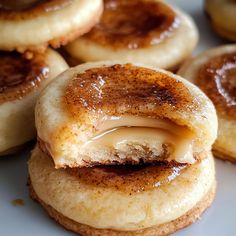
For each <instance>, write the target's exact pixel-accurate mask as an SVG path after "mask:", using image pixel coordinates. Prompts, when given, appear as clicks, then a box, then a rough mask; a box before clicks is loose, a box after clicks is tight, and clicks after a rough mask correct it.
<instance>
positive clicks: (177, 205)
mask: <svg viewBox="0 0 236 236" xmlns="http://www.w3.org/2000/svg"><path fill="white" fill-rule="evenodd" d="M29 177H30V193H31V196H32V198H33V199H35V200H37V201H38V202H40V204H41V205H42V206H43V207H44V208H45V209H46V211H47V212H48V213H49V215H50V216H51V217H52V218H54V219H55V220H56V221H57V222H59V223H60V224H62V225H63V226H64V227H65V228H67V229H69V230H72V231H74V232H76V233H79V234H80V235H83V236H90V235H96V236H106V235H112V236H116V235H118V236H132V235H140V236H141V235H142V236H154V235H155V236H158V235H169V234H170V233H173V232H174V231H176V230H178V229H180V228H183V227H186V226H187V225H189V224H191V223H193V222H194V221H196V220H197V219H199V218H200V215H201V214H202V213H203V211H204V210H205V209H206V208H207V207H209V206H210V205H211V203H212V200H213V198H214V194H215V170H214V161H213V158H212V155H211V153H210V152H208V153H205V159H204V160H202V161H199V162H197V163H195V164H193V165H187V164H177V163H172V164H167V163H158V164H156V165H138V166H127V165H124V166H100V167H92V168H72V169H71V168H67V169H55V168H54V164H53V162H52V160H51V158H50V157H48V156H47V155H46V154H44V153H43V152H42V151H41V150H40V149H39V148H37V147H36V149H35V150H34V151H33V153H32V156H31V159H30V161H29Z"/></svg>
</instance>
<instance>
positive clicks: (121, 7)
mask: <svg viewBox="0 0 236 236" xmlns="http://www.w3.org/2000/svg"><path fill="white" fill-rule="evenodd" d="M178 26H179V19H178V18H177V17H176V14H175V12H174V11H173V10H172V9H171V8H170V7H168V6H167V5H166V4H164V3H162V2H158V1H150V0H132V1H127V0H106V1H105V10H104V13H103V16H102V19H101V21H100V23H98V24H97V25H96V26H95V27H94V28H93V29H92V31H91V32H89V33H88V34H87V35H85V36H84V37H86V38H87V39H90V40H93V41H95V42H96V43H99V44H102V45H105V46H110V47H113V48H129V49H134V48H141V47H147V46H150V45H155V44H158V43H160V42H161V41H163V40H164V39H165V38H166V37H168V36H169V35H170V34H171V32H172V31H173V30H174V29H176V28H177V27H178Z"/></svg>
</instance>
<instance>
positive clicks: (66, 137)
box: [36, 62, 217, 168]
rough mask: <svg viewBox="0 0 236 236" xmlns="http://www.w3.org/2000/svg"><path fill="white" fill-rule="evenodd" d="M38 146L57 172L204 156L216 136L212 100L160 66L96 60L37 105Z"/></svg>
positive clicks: (62, 79) (60, 80)
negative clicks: (104, 165) (75, 168)
mask: <svg viewBox="0 0 236 236" xmlns="http://www.w3.org/2000/svg"><path fill="white" fill-rule="evenodd" d="M36 127H37V135H38V140H39V147H40V148H41V149H42V150H43V151H44V152H45V153H46V154H48V155H49V156H51V157H52V159H53V160H54V163H55V166H56V168H61V167H67V166H69V167H88V166H94V165H98V164H117V163H119V164H127V163H132V164H138V163H149V162H153V161H167V162H171V161H176V162H178V163H189V164H192V163H194V162H195V161H196V160H200V159H202V158H204V157H205V153H206V152H208V151H209V150H211V146H212V144H213V142H214V141H215V138H216V131H217V118H216V112H215V109H214V106H213V104H212V103H211V101H210V100H209V99H208V98H207V97H206V96H205V94H204V93H202V91H201V90H200V89H198V88H197V87H196V86H194V85H193V84H191V83H189V82H188V81H187V80H184V79H182V78H180V77H179V76H176V75H174V74H172V73H169V72H166V71H164V70H160V69H155V68H153V67H150V68H147V67H145V68H143V67H141V66H138V65H137V64H134V65H132V64H122V63H117V64H116V63H114V62H93V63H86V64H82V65H80V66H77V67H74V68H70V69H69V70H67V71H66V72H64V73H63V74H61V75H59V76H58V77H57V78H56V79H55V80H54V81H53V82H52V83H51V84H50V85H49V86H48V87H47V88H46V89H45V90H44V91H43V92H42V93H41V94H40V97H39V99H38V101H37V105H36Z"/></svg>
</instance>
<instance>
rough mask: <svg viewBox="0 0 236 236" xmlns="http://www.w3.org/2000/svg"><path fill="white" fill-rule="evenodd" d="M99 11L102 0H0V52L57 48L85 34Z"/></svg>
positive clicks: (100, 10)
mask: <svg viewBox="0 0 236 236" xmlns="http://www.w3.org/2000/svg"><path fill="white" fill-rule="evenodd" d="M102 10H103V2H102V0H51V1H45V0H43V1H40V0H23V1H22V0H21V1H13V0H10V1H6V0H5V1H4V0H1V1H0V29H1V37H0V50H7V51H11V50H17V51H19V52H24V51H26V50H30V51H40V52H42V51H44V50H45V49H46V48H47V46H48V45H51V46H52V47H54V48H58V47H60V46H61V45H65V44H67V43H68V42H70V41H71V40H73V39H75V38H76V37H78V36H80V35H82V34H84V33H86V32H88V31H89V30H90V29H91V28H92V27H93V26H94V25H95V24H96V23H97V22H98V20H99V18H100V16H101V14H102Z"/></svg>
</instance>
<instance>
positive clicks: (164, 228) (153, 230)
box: [29, 179, 216, 236]
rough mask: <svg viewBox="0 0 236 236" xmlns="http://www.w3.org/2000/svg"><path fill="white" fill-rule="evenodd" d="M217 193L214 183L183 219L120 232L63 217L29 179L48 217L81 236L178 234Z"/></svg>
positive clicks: (197, 217)
mask: <svg viewBox="0 0 236 236" xmlns="http://www.w3.org/2000/svg"><path fill="white" fill-rule="evenodd" d="M215 191H216V182H214V183H213V185H212V187H211V188H210V190H209V191H208V192H207V194H206V195H205V196H204V197H203V198H202V199H201V200H200V201H199V202H198V203H197V204H196V205H195V206H194V207H193V208H192V209H190V210H189V211H187V212H186V213H185V214H184V215H182V216H181V217H179V218H177V219H175V220H173V221H170V222H168V223H164V224H162V225H159V226H153V227H150V228H146V229H141V230H136V231H126V232H125V231H118V230H112V229H96V228H93V227H91V226H88V225H85V224H81V223H78V222H75V221H74V220H72V219H69V218H68V217H66V216H64V215H62V214H61V213H60V212H58V211H57V210H55V209H54V208H53V207H51V206H50V205H48V204H46V203H45V202H44V201H43V200H41V199H40V198H39V197H38V196H37V194H36V192H35V191H34V188H33V186H32V184H31V181H30V179H29V194H30V197H31V198H32V199H33V200H35V201H36V202H38V203H40V204H41V205H42V207H43V208H44V209H45V210H46V212H47V213H48V215H49V216H50V217H51V218H52V219H54V220H55V221H56V222H57V223H59V224H60V225H62V226H63V227H64V228H66V229H67V230H70V231H72V232H75V233H77V234H80V235H81V236H133V235H135V236H164V235H169V234H171V233H174V232H176V231H177V230H179V229H182V228H185V227H187V226H189V225H191V224H193V223H194V222H195V221H196V220H198V219H200V217H201V214H203V213H204V211H205V210H206V209H207V208H209V207H210V206H211V204H212V202H213V200H214V197H215Z"/></svg>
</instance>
